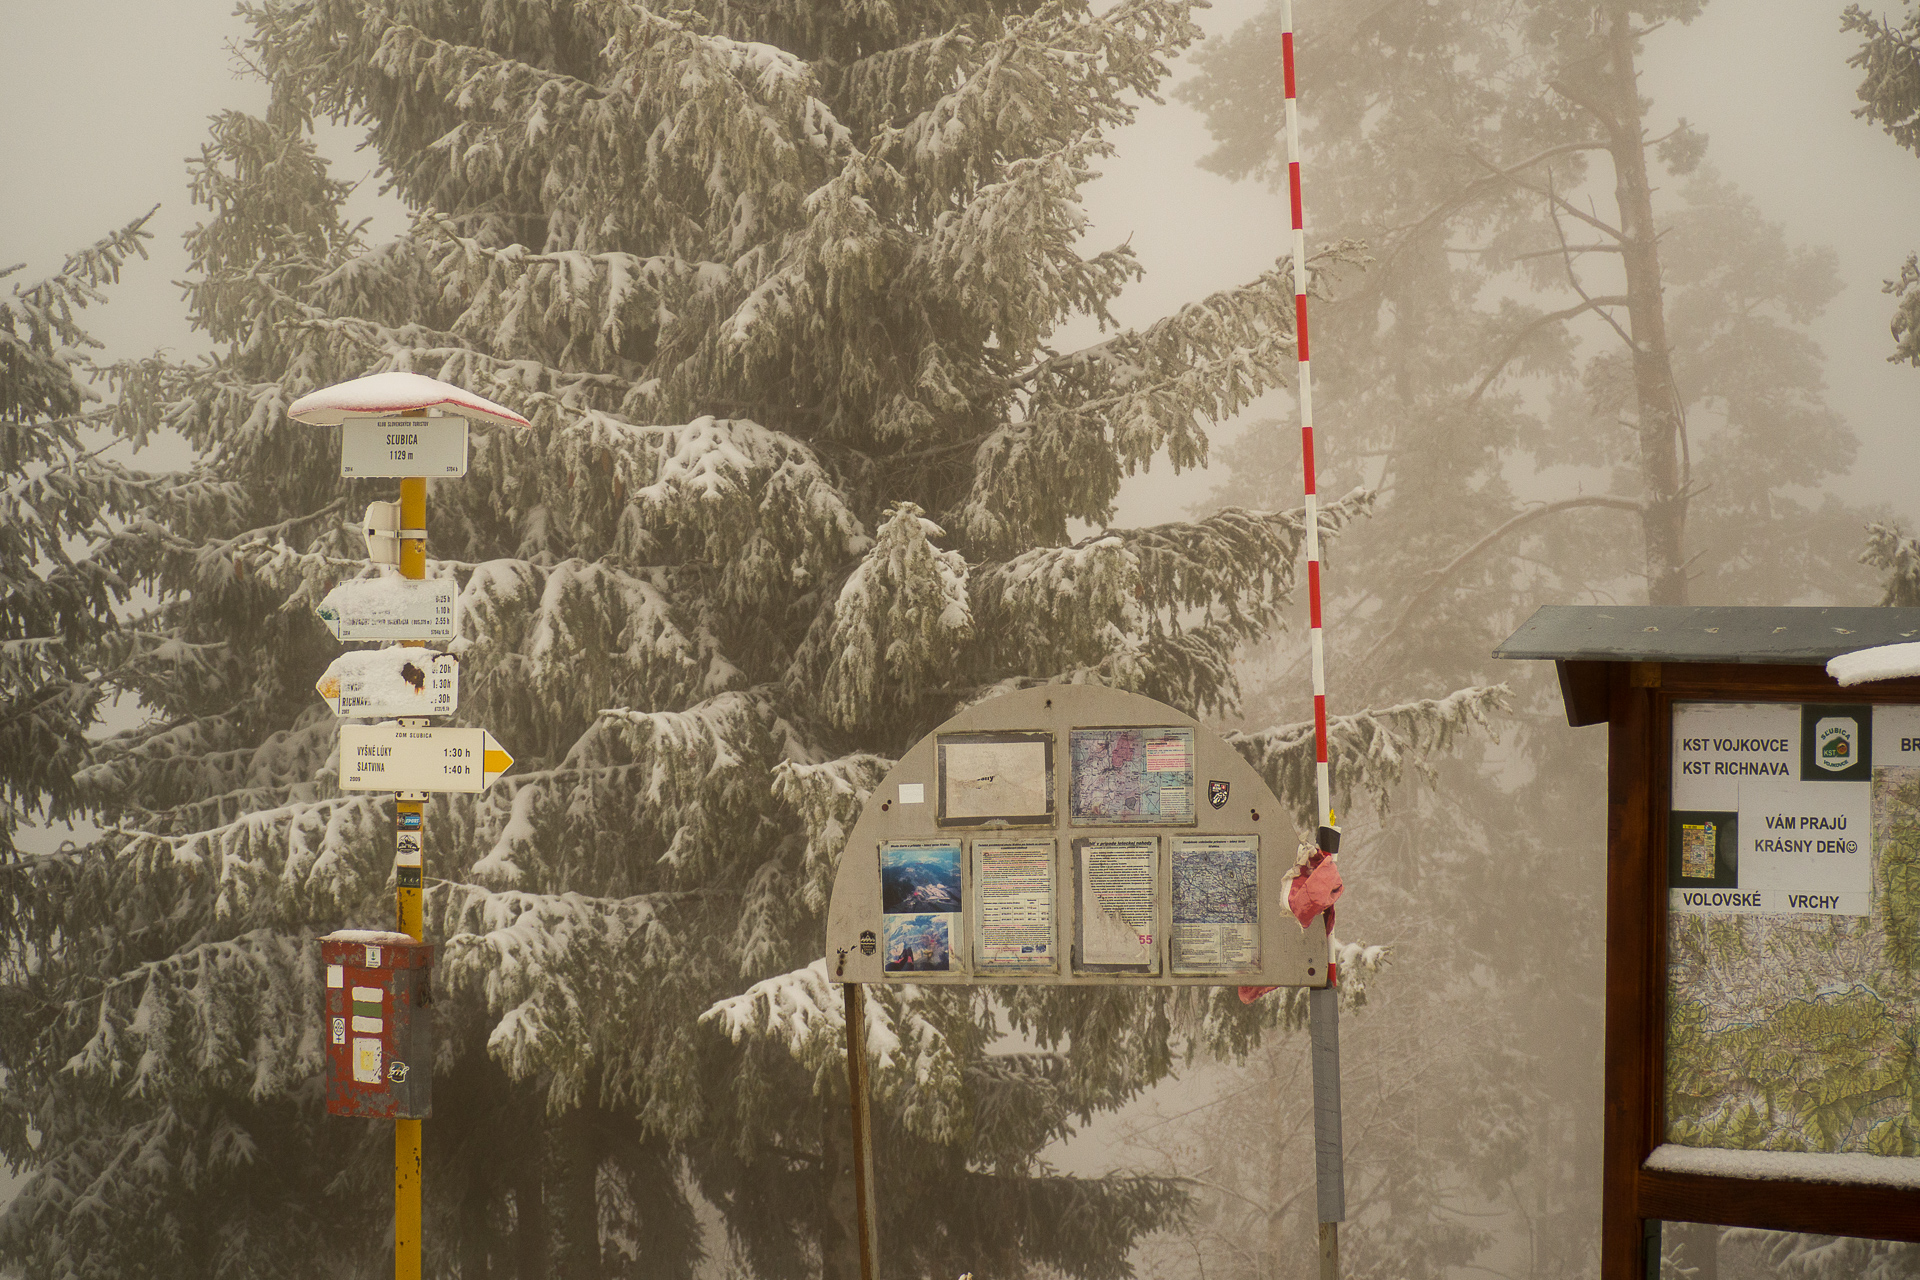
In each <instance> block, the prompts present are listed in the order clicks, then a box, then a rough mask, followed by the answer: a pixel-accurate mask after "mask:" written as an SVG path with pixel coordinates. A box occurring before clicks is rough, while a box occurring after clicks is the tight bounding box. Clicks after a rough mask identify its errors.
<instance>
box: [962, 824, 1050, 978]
mask: <svg viewBox="0 0 1920 1280" xmlns="http://www.w3.org/2000/svg"><path fill="white" fill-rule="evenodd" d="M1053 896H1054V895H1053V841H1051V840H975V841H974V842H973V904H974V905H973V918H974V947H973V963H974V967H975V968H976V969H1004V970H1024V971H1028V972H1044V973H1052V972H1054V971H1055V970H1057V969H1058V968H1059V964H1058V960H1059V956H1058V950H1059V949H1058V948H1057V947H1056V946H1055V945H1054V938H1053Z"/></svg>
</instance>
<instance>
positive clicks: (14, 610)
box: [0, 211, 152, 910]
mask: <svg viewBox="0 0 1920 1280" xmlns="http://www.w3.org/2000/svg"><path fill="white" fill-rule="evenodd" d="M151 216H152V212H151V211H149V212H148V213H147V214H146V215H144V216H142V217H139V218H136V219H134V220H133V221H132V222H130V223H128V224H127V225H126V226H124V227H121V228H119V229H118V230H116V231H114V232H112V233H111V234H109V235H107V236H106V237H105V238H104V239H102V240H100V241H98V242H96V243H95V244H92V245H89V246H88V247H87V248H85V249H82V250H81V251H79V252H78V253H75V254H73V255H71V256H70V257H68V259H67V260H66V262H65V263H64V264H62V266H61V268H60V270H59V272H58V273H57V274H55V275H52V276H50V277H48V278H47V279H45V280H40V281H37V282H35V283H33V284H30V285H24V286H23V285H22V284H20V283H19V282H15V283H14V284H13V286H12V288H11V290H10V296H9V297H8V298H6V299H0V476H4V484H5V490H4V496H0V793H3V794H4V797H5V805H4V806H3V807H0V860H3V861H4V862H6V863H7V864H11V863H12V862H13V860H14V836H15V833H16V832H17V831H18V830H19V823H20V822H21V820H22V819H23V818H26V817H28V816H29V815H35V814H37V815H39V816H41V817H44V818H48V819H51V820H54V821H62V820H65V819H67V818H69V817H71V816H73V815H74V812H75V790H74V786H73V774H74V771H75V769H76V768H77V767H78V765H79V763H80V760H81V757H82V755H83V754H84V751H85V738H86V733H87V730H88V729H89V728H91V727H92V725H93V723H94V712H95V708H96V706H97V704H98V703H99V700H100V697H101V694H102V689H101V687H100V686H99V685H98V684H96V683H95V682H94V681H93V680H92V679H90V675H91V673H92V671H93V668H92V666H91V662H90V658H91V656H92V655H91V652H90V646H91V645H92V643H93V642H95V641H97V640H99V639H100V638H101V637H102V636H103V635H105V634H107V633H108V632H110V631H112V630H114V623H115V619H114V614H113V606H114V604H115V602H116V600H124V599H125V582H124V580H123V579H122V578H121V576H120V575H119V573H117V572H116V571H115V569H114V568H113V567H112V566H111V565H110V564H109V563H108V562H107V561H105V560H103V559H99V558H96V557H95V555H94V554H93V553H94V552H96V551H97V550H99V547H100V543H101V541H102V540H103V539H104V538H105V537H106V536H107V535H108V534H109V532H110V530H111V524H110V522H111V520H112V518H113V517H114V516H116V515H121V514H125V513H126V512H128V511H130V510H132V509H133V508H134V507H136V506H137V505H139V502H140V496H139V494H138V490H139V488H140V486H141V485H142V484H143V482H144V480H145V477H144V476H142V475H140V474H139V473H137V472H134V471H131V470H129V469H128V468H126V467H124V466H122V465H120V464H118V463H116V462H113V461H111V460H109V459H105V458H102V457H99V456H98V451H97V450H96V449H95V448H93V447H90V446H89V444H88V442H87V441H86V440H85V439H84V438H83V437H84V435H85V432H86V431H87V429H88V428H89V427H90V426H97V425H99V424H102V423H103V422H104V421H105V419H106V418H107V417H108V416H109V414H110V413H111V409H110V406H108V405H107V404H106V402H105V400H104V399H103V396H102V394H101V392H100V391H99V390H98V389H97V388H96V386H95V385H94V384H95V383H96V382H97V381H99V380H100V378H101V377H102V376H103V375H104V371H102V370H100V369H98V368H96V367H95V365H94V362H93V360H92V355H91V353H92V352H93V351H95V350H97V349H98V348H99V343H98V342H96V341H95V340H94V339H93V338H92V337H91V336H89V335H88V333H87V332H86V330H85V329H84V328H83V327H82V325H81V323H80V317H79V315H78V312H80V311H81V310H83V309H84V308H86V307H88V306H90V305H92V304H94V303H96V302H101V301H104V300H105V294H104V293H103V292H102V288H103V286H105V285H108V284H111V283H113V282H115V281H117V280H118V279H119V278H120V268H121V266H122V264H123V263H125V261H126V260H127V258H128V257H129V256H131V255H133V254H136V253H137V254H139V255H140V256H142V257H145V256H146V250H145V248H144V246H142V244H141V241H142V240H145V239H148V238H150V237H151V233H150V232H148V231H147V230H145V224H146V221H147V218H149V217H151ZM23 266H24V264H21V265H15V266H11V267H6V268H0V279H4V278H5V277H7V276H11V275H14V274H16V273H17V272H19V271H20V270H22V269H23ZM0 910H4V908H0Z"/></svg>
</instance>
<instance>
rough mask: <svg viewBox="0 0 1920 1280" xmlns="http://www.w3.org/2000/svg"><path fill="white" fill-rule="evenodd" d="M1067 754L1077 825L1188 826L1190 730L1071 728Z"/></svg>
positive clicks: (1190, 804) (1190, 814)
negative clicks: (1155, 824)
mask: <svg viewBox="0 0 1920 1280" xmlns="http://www.w3.org/2000/svg"><path fill="white" fill-rule="evenodd" d="M1067 754H1068V757H1069V759H1070V761H1071V765H1072V769H1071V773H1070V779H1071V783H1070V785H1069V787H1068V793H1069V794H1068V802H1067V807H1068V811H1069V813H1070V814H1071V816H1072V820H1073V822H1074V823H1075V824H1076V825H1080V826H1089V825H1094V824H1106V823H1159V824H1165V825H1170V826H1191V825H1193V821H1194V814H1193V730H1191V729H1182V728H1176V727H1169V728H1164V729H1156V728H1151V727H1140V726H1134V727H1129V728H1115V729H1074V730H1071V731H1070V732H1069V733H1068V735H1067Z"/></svg>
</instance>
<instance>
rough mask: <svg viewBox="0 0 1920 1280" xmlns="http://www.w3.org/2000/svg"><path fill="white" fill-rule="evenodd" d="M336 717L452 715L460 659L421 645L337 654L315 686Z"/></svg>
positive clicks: (458, 677) (457, 689) (457, 685)
mask: <svg viewBox="0 0 1920 1280" xmlns="http://www.w3.org/2000/svg"><path fill="white" fill-rule="evenodd" d="M313 687H314V688H315V689H316V690H318V691H319V693H320V696H321V697H323V698H325V699H326V700H327V705H328V706H330V707H332V708H333V713H334V714H335V715H337V716H363V717H367V718H369V719H371V718H373V717H376V716H377V717H382V718H385V717H392V716H450V715H452V714H453V712H454V708H455V707H457V706H458V705H459V703H460V660H459V659H458V658H456V657H454V656H453V655H452V654H450V653H435V652H434V651H433V650H431V649H426V648H422V647H421V646H419V645H410V644H409V645H397V646H395V647H394V648H391V649H363V650H361V651H360V652H357V653H343V654H341V655H340V656H339V657H337V658H335V659H334V660H333V662H332V664H331V665H330V666H328V667H327V673H326V674H325V675H323V676H321V677H320V679H319V680H318V681H316V682H315V683H314V686H313Z"/></svg>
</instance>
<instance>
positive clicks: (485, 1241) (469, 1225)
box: [455, 1178, 493, 1280]
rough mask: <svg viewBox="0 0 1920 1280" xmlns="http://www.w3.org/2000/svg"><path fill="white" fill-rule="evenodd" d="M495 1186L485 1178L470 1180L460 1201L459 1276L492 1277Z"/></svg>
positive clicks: (465, 1279)
mask: <svg viewBox="0 0 1920 1280" xmlns="http://www.w3.org/2000/svg"><path fill="white" fill-rule="evenodd" d="M492 1192H493V1188H492V1186H491V1185H490V1184H489V1183H488V1182H486V1181H485V1180H484V1179H481V1178H475V1179H473V1180H472V1181H471V1182H469V1183H468V1184H467V1194H466V1196H465V1197H464V1198H463V1199H462V1201H461V1204H460V1240H459V1243H458V1245H457V1246H456V1249H455V1252H456V1253H457V1254H458V1256H459V1259H460V1280H490V1277H491V1276H492V1271H491V1269H490V1262H491V1257H490V1255H491V1252H492V1246H493V1229H492V1227H491V1225H490V1215H489V1213H488V1210H489V1209H490V1208H491V1207H492V1206H491V1201H492V1199H493V1195H492Z"/></svg>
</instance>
